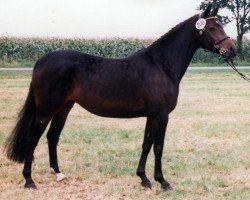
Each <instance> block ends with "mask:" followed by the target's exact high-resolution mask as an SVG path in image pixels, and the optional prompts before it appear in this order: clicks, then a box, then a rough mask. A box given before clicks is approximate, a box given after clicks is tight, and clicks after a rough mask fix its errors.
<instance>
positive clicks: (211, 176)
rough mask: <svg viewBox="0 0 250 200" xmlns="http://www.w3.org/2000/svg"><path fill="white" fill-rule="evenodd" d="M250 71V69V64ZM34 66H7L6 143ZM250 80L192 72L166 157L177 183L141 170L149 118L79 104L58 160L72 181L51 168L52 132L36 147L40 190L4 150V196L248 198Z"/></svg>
mask: <svg viewBox="0 0 250 200" xmlns="http://www.w3.org/2000/svg"><path fill="white" fill-rule="evenodd" d="M245 73H246V74H247V75H249V74H250V71H249V70H245ZM30 78H31V74H30V73H27V72H25V73H23V72H22V73H15V72H14V73H13V72H12V73H3V72H0V99H1V100H0V151H1V152H2V150H3V145H4V141H5V139H6V137H7V135H8V134H9V133H10V131H11V129H12V127H13V126H14V123H15V120H16V116H17V113H18V111H19V109H20V108H21V106H22V104H23V103H24V100H25V98H26V95H27V91H28V87H29V83H30ZM249 98H250V85H249V83H247V82H246V81H244V80H242V79H240V77H238V76H237V75H236V74H235V73H234V72H228V71H226V72H225V71H213V72H206V73H204V72H188V73H187V74H186V76H185V78H184V79H183V81H182V83H181V88H180V97H179V103H178V106H177V108H176V109H175V110H174V112H173V113H171V115H170V121H169V126H168V129H167V134H166V139H165V148H164V154H163V159H162V165H163V172H164V175H165V177H166V178H167V179H168V180H169V182H170V183H171V184H172V186H173V187H174V190H172V191H168V192H164V191H162V189H161V188H160V185H159V184H158V183H156V182H155V181H154V180H153V168H154V156H153V153H152V152H151V153H150V155H149V159H148V162H147V167H146V170H147V175H148V176H149V178H150V179H151V181H152V183H153V189H152V190H145V189H143V188H142V187H141V186H140V180H139V178H138V177H137V176H136V175H135V171H136V168H137V165H138V161H139V157H140V153H141V143H142V138H143V131H144V126H145V119H144V118H136V119H110V118H101V117H98V116H95V115H92V114H90V113H88V112H87V111H85V110H84V109H82V108H80V106H78V105H76V106H75V107H74V108H73V109H72V111H71V113H70V115H69V117H68V120H67V123H66V126H65V128H64V130H63V132H62V135H61V138H60V142H59V146H58V154H59V164H60V166H61V170H62V172H63V173H64V174H66V175H67V176H68V179H67V180H66V181H63V182H60V183H56V181H55V177H54V176H52V175H51V174H50V173H49V162H48V150H47V142H46V134H44V135H43V136H42V139H41V141H40V142H39V145H38V147H37V149H36V152H35V162H34V164H33V177H34V180H35V181H36V183H37V184H38V186H39V190H37V191H32V190H25V189H23V177H22V174H21V172H22V167H23V166H22V165H20V164H16V163H13V162H11V161H9V160H7V159H6V157H5V155H3V154H0V159H1V163H0V167H1V171H0V199H1V200H2V199H3V200H5V199H9V198H10V197H11V199H25V200H27V199H45V200H46V199H149V200H155V199H185V200H186V199H197V200H198V199H209V200H210V199H213V200H214V199H215V200H217V199H218V200H221V199H222V200H223V199H225V200H228V199H232V200H234V199H237V200H238V199H239V200H241V199H244V200H245V199H249V196H250V182H249V174H250V171H249V169H250V160H249V155H250V135H249V127H250V123H249V122H250V101H249Z"/></svg>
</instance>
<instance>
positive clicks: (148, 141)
mask: <svg viewBox="0 0 250 200" xmlns="http://www.w3.org/2000/svg"><path fill="white" fill-rule="evenodd" d="M152 144H153V136H152V131H151V120H150V118H147V123H146V128H145V133H144V140H143V144H142V153H141V158H140V161H139V165H138V168H137V172H136V174H137V176H139V177H140V178H141V185H142V186H143V187H147V188H150V189H151V182H150V180H149V179H148V178H147V176H146V173H145V166H146V162H147V158H148V153H149V152H150V149H151V147H152Z"/></svg>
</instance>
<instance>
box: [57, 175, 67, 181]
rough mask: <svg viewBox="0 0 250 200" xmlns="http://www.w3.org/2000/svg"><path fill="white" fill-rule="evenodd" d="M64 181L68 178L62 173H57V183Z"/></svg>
mask: <svg viewBox="0 0 250 200" xmlns="http://www.w3.org/2000/svg"><path fill="white" fill-rule="evenodd" d="M64 179H67V177H66V176H65V175H64V174H62V173H57V174H56V181H57V182H59V181H62V180H64Z"/></svg>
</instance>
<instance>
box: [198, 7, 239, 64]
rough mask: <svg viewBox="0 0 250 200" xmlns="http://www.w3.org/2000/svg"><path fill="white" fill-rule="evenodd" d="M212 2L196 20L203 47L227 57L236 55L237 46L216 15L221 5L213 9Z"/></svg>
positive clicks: (200, 42) (199, 39) (199, 38)
mask: <svg viewBox="0 0 250 200" xmlns="http://www.w3.org/2000/svg"><path fill="white" fill-rule="evenodd" d="M211 7H212V6H211V4H210V5H209V6H208V7H207V9H206V10H205V11H204V12H203V13H201V14H200V16H199V20H198V21H197V22H196V24H195V27H196V29H197V40H198V42H199V44H200V45H201V47H202V48H205V49H208V50H210V51H212V52H215V53H219V54H221V55H222V56H223V57H225V58H226V59H231V58H233V57H235V56H236V51H237V50H236V46H235V44H234V43H233V41H232V39H231V38H230V37H228V36H227V34H226V33H225V31H224V29H223V26H222V24H221V22H220V21H219V20H218V18H217V17H216V15H217V13H218V9H219V7H217V8H215V9H214V10H213V11H211Z"/></svg>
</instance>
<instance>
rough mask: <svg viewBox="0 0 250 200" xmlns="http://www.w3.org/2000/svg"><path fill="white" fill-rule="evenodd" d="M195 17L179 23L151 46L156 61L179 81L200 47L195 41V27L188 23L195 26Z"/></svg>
mask: <svg viewBox="0 0 250 200" xmlns="http://www.w3.org/2000/svg"><path fill="white" fill-rule="evenodd" d="M195 19H196V17H192V18H190V19H189V20H187V21H186V22H183V23H182V24H180V25H178V26H177V27H175V28H174V29H173V30H171V31H170V32H169V33H167V34H166V35H164V36H163V37H162V38H160V39H159V40H158V41H156V42H155V43H154V44H153V45H152V47H151V48H149V51H151V53H152V56H153V58H154V60H155V62H157V64H160V65H161V66H162V68H163V69H164V71H165V72H166V73H167V75H168V76H170V77H171V78H173V79H174V80H175V81H177V82H180V81H181V79H182V77H183V75H184V74H185V72H186V70H187V67H188V65H189V64H190V62H191V59H192V57H193V55H194V53H195V52H196V51H197V49H198V48H199V45H198V44H197V43H196V42H195V28H194V27H190V26H189V27H188V26H187V24H186V23H191V24H193V26H194V21H195ZM191 20H192V21H193V23H192V22H191Z"/></svg>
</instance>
